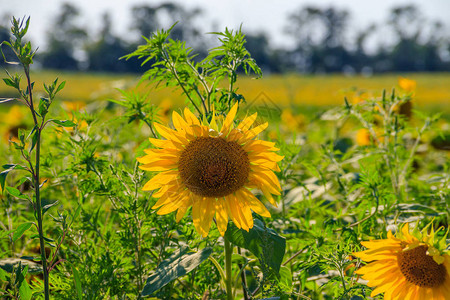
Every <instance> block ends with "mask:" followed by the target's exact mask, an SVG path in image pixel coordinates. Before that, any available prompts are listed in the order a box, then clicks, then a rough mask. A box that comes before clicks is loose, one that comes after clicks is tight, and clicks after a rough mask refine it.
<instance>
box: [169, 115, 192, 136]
mask: <svg viewBox="0 0 450 300" xmlns="http://www.w3.org/2000/svg"><path fill="white" fill-rule="evenodd" d="M172 123H173V126H174V127H175V128H176V130H177V131H179V132H180V131H186V132H189V133H190V131H191V130H190V126H189V125H188V123H187V122H186V121H185V120H184V119H183V118H182V117H181V116H180V115H179V114H178V113H177V112H176V111H173V112H172Z"/></svg>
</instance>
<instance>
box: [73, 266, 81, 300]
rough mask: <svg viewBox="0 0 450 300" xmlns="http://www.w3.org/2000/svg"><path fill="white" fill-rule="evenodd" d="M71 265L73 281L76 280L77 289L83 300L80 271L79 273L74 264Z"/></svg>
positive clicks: (79, 296) (79, 297)
mask: <svg viewBox="0 0 450 300" xmlns="http://www.w3.org/2000/svg"><path fill="white" fill-rule="evenodd" d="M70 266H71V267H72V273H73V281H74V282H75V289H76V291H77V296H78V299H79V300H82V299H83V290H82V289H81V280H80V273H78V270H77V268H75V267H74V265H72V264H70Z"/></svg>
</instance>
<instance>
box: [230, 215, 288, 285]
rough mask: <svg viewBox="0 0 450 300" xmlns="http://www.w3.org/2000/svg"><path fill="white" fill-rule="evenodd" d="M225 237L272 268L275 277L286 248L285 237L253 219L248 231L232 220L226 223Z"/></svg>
mask: <svg viewBox="0 0 450 300" xmlns="http://www.w3.org/2000/svg"><path fill="white" fill-rule="evenodd" d="M225 238H226V239H228V240H229V241H230V242H231V243H232V244H234V245H236V246H238V247H241V248H244V249H247V250H249V251H250V252H252V253H253V254H254V255H255V256H256V257H257V258H258V259H259V261H260V262H261V265H262V266H263V267H264V266H268V267H269V268H270V269H272V270H273V271H274V272H275V274H276V275H277V277H278V276H279V272H280V266H281V263H282V261H283V256H284V253H285V250H286V239H285V238H284V237H282V236H280V235H279V234H278V233H276V232H275V231H274V230H272V229H269V228H267V227H266V226H265V225H264V223H263V222H262V221H261V220H259V219H255V220H254V225H253V228H251V229H250V230H249V232H247V231H245V230H243V229H239V228H237V227H236V225H234V224H233V223H232V222H230V223H229V224H228V229H227V231H226V232H225Z"/></svg>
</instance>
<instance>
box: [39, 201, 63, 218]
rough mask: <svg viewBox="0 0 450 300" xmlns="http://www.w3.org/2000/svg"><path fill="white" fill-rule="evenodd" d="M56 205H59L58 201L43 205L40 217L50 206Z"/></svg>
mask: <svg viewBox="0 0 450 300" xmlns="http://www.w3.org/2000/svg"><path fill="white" fill-rule="evenodd" d="M58 203H59V201H58V200H56V201H55V202H52V203H49V204H46V205H44V206H43V207H42V215H44V214H45V213H46V212H47V210H49V209H50V208H51V207H52V206H55V205H56V204H58Z"/></svg>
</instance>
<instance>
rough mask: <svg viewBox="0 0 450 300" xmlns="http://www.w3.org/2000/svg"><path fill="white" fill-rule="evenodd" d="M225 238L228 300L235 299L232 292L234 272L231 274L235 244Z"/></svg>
mask: <svg viewBox="0 0 450 300" xmlns="http://www.w3.org/2000/svg"><path fill="white" fill-rule="evenodd" d="M224 240H225V274H226V279H225V287H226V291H227V300H233V293H232V280H233V278H232V274H231V254H232V253H233V245H232V244H231V243H230V241H228V240H227V238H224Z"/></svg>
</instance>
